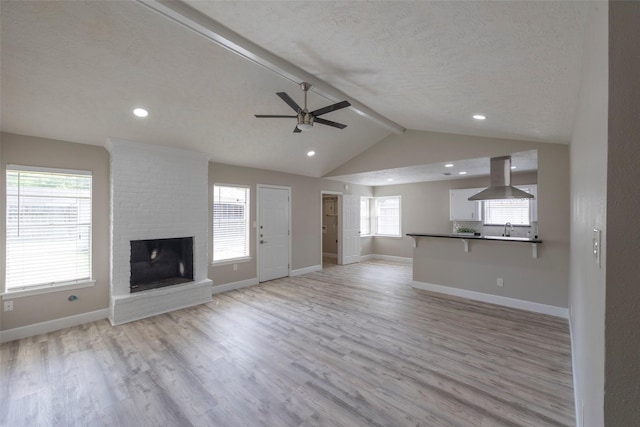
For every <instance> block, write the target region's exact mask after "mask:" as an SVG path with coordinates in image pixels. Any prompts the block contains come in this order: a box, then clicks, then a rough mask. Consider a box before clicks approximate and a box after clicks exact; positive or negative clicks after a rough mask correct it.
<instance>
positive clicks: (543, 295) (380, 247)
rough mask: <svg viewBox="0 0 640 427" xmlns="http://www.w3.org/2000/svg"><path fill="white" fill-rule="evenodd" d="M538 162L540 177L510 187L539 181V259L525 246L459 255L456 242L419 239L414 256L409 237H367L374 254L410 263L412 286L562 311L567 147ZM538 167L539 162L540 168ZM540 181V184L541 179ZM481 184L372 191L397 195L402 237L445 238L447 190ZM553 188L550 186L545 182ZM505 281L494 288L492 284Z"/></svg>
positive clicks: (479, 248) (482, 247) (488, 247)
mask: <svg viewBox="0 0 640 427" xmlns="http://www.w3.org/2000/svg"><path fill="white" fill-rule="evenodd" d="M546 151H547V153H546V154H544V155H542V156H541V162H540V165H539V166H540V168H541V170H540V172H539V174H538V176H536V174H535V173H529V174H514V175H513V182H514V183H515V184H531V183H535V182H536V179H537V180H538V205H539V210H538V222H539V230H540V238H541V239H542V240H543V241H544V243H543V244H542V245H539V248H538V258H537V259H534V258H532V253H531V252H532V250H531V245H529V244H523V243H504V242H477V241H471V243H470V247H471V250H470V252H469V253H465V252H464V246H463V244H462V242H461V241H460V240H457V239H456V240H453V239H436V238H420V239H419V240H418V248H416V249H413V247H412V243H413V240H412V239H410V238H407V237H405V238H403V239H389V238H380V237H376V238H374V240H375V243H374V252H375V253H377V254H385V255H397V256H413V257H414V264H413V278H414V280H416V281H419V282H425V283H431V284H436V285H443V286H449V287H454V288H459V289H464V290H469V291H474V292H482V293H485V294H492V295H497V296H502V297H507V298H515V299H519V300H525V301H530V302H534V303H540V304H545V305H551V306H554V307H561V308H566V307H567V302H568V275H569V265H568V256H569V226H568V217H569V206H568V199H569V183H568V176H567V175H568V165H569V156H568V151H569V149H568V147H567V146H565V145H549V148H548V150H546ZM542 162H544V163H545V166H544V167H543V165H542ZM543 174H545V175H546V179H542V178H543V177H542V175H543ZM488 181H489V179H488V177H485V178H472V179H464V180H451V181H439V182H427V183H419V184H407V185H394V186H384V187H376V188H375V189H374V193H375V195H376V196H386V195H401V196H402V212H403V213H402V218H403V232H404V233H407V232H418V233H420V232H427V233H428V232H432V233H450V232H451V228H452V225H451V221H449V189H452V188H475V187H484V186H487V185H488ZM552 182H553V183H554V185H551V183H552ZM498 277H501V278H503V279H504V287H498V286H497V284H496V282H497V278H498Z"/></svg>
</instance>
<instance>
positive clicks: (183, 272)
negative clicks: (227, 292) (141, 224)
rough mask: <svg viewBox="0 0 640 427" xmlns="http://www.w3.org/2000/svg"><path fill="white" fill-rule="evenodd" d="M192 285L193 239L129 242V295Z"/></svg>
mask: <svg viewBox="0 0 640 427" xmlns="http://www.w3.org/2000/svg"><path fill="white" fill-rule="evenodd" d="M192 281H193V237H180V238H173V239H152V240H132V241H131V280H130V288H129V291H130V292H131V293H134V292H141V291H146V290H148V289H155V288H162V287H165V286H173V285H178V284H181V283H188V282H192Z"/></svg>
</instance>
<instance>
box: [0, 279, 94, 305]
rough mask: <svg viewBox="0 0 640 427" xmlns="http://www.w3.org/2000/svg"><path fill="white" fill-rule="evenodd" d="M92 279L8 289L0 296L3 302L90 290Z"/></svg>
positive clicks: (92, 283) (92, 284)
mask: <svg viewBox="0 0 640 427" xmlns="http://www.w3.org/2000/svg"><path fill="white" fill-rule="evenodd" d="M95 284H96V281H95V280H93V279H88V280H76V281H73V282H60V283H58V284H55V285H54V284H50V285H41V286H32V287H24V288H21V289H17V288H16V289H8V290H6V291H5V292H4V293H2V294H0V297H2V299H3V300H7V299H14V298H22V297H28V296H32V295H40V294H49V293H52V292H62V291H70V290H73V289H82V288H91V287H93V286H95Z"/></svg>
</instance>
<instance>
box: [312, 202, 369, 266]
mask: <svg viewBox="0 0 640 427" xmlns="http://www.w3.org/2000/svg"><path fill="white" fill-rule="evenodd" d="M320 206H321V208H320V213H321V218H322V221H321V233H322V234H321V236H322V237H321V239H320V263H321V265H322V266H324V264H325V262H326V263H329V264H331V263H332V260H333V259H334V258H333V256H334V254H335V257H336V258H335V260H336V261H335V262H333V263H334V264H336V263H337V264H340V265H343V264H351V263H354V262H358V261H360V198H359V197H357V196H352V195H346V194H342V193H336V192H331V191H322V192H321V205H320ZM334 224H335V233H334V232H333V225H334ZM325 226H326V227H325ZM334 245H335V246H334ZM325 254H326V255H327V256H325Z"/></svg>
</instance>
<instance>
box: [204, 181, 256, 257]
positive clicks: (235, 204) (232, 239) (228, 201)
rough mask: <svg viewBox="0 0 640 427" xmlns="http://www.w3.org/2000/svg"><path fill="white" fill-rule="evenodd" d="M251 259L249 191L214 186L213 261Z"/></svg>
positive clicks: (225, 186) (244, 188) (242, 188)
mask: <svg viewBox="0 0 640 427" xmlns="http://www.w3.org/2000/svg"><path fill="white" fill-rule="evenodd" d="M248 256H249V188H247V187H233V186H227V185H214V186H213V261H214V262H219V261H229V260H234V259H238V258H246V257H248Z"/></svg>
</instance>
